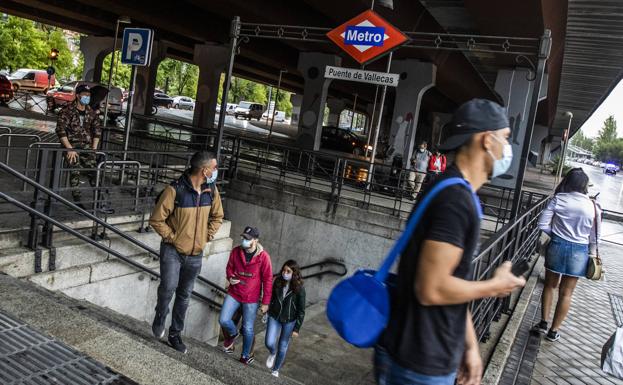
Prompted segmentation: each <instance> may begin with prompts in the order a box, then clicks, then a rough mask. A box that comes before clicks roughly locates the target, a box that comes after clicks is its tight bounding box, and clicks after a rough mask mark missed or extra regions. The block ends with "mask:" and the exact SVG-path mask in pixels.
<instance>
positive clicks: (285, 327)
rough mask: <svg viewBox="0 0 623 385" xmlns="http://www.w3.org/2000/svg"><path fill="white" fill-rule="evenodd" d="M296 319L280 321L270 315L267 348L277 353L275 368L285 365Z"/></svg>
mask: <svg viewBox="0 0 623 385" xmlns="http://www.w3.org/2000/svg"><path fill="white" fill-rule="evenodd" d="M295 325H296V321H292V322H279V321H278V320H276V319H274V318H273V317H268V329H267V330H266V340H265V341H264V342H265V344H266V348H267V349H268V351H269V352H270V354H276V355H277V358H276V359H275V365H274V366H273V367H272V369H273V370H279V369H281V367H282V366H283V362H284V361H285V360H286V353H287V352H288V346H289V345H290V338H292V332H293V331H294V326H295Z"/></svg>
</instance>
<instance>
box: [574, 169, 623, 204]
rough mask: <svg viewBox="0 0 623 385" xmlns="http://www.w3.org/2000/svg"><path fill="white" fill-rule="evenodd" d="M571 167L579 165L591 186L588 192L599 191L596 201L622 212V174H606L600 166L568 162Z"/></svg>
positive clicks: (594, 192)
mask: <svg viewBox="0 0 623 385" xmlns="http://www.w3.org/2000/svg"><path fill="white" fill-rule="evenodd" d="M570 164H571V166H573V167H581V168H582V169H583V170H584V172H585V173H586V174H588V177H589V178H590V181H591V182H592V183H593V186H592V187H591V188H590V191H589V193H590V194H591V195H592V194H596V193H598V192H599V193H600V194H599V197H598V198H597V201H598V202H599V203H600V204H601V206H602V207H603V208H604V209H606V210H610V211H617V212H623V174H622V173H619V174H617V175H606V174H604V170H603V169H602V168H600V167H595V166H589V165H586V164H581V163H575V162H570Z"/></svg>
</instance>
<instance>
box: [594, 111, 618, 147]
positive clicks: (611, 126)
mask: <svg viewBox="0 0 623 385" xmlns="http://www.w3.org/2000/svg"><path fill="white" fill-rule="evenodd" d="M617 136H618V135H617V121H616V120H615V119H614V116H613V115H610V116H609V117H608V119H606V120H605V121H604V125H603V127H602V128H601V130H599V136H598V137H597V143H598V144H600V143H610V142H613V141H615V140H616V139H617Z"/></svg>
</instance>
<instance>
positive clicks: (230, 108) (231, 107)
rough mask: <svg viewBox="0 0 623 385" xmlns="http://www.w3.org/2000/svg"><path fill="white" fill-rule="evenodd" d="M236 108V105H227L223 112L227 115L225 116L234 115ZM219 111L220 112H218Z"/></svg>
mask: <svg viewBox="0 0 623 385" xmlns="http://www.w3.org/2000/svg"><path fill="white" fill-rule="evenodd" d="M236 107H238V105H237V104H234V103H227V109H226V110H225V111H226V114H227V115H234V113H235V111H236ZM219 111H220V110H219Z"/></svg>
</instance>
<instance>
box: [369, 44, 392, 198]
mask: <svg viewBox="0 0 623 385" xmlns="http://www.w3.org/2000/svg"><path fill="white" fill-rule="evenodd" d="M392 56H393V52H390V53H389V57H388V59H387V71H386V72H387V73H389V71H390V69H391V66H392ZM386 94H387V86H386V85H384V86H383V91H382V92H381V102H380V103H379V105H380V107H379V117H378V118H377V121H376V132H375V133H374V143H373V144H372V158H371V159H370V168H369V169H368V184H367V186H366V188H367V189H370V183H371V182H372V172H373V171H374V159H375V158H376V147H377V145H378V143H379V132H380V131H381V120H382V119H381V118H382V117H383V106H384V104H385V95H386Z"/></svg>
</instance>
